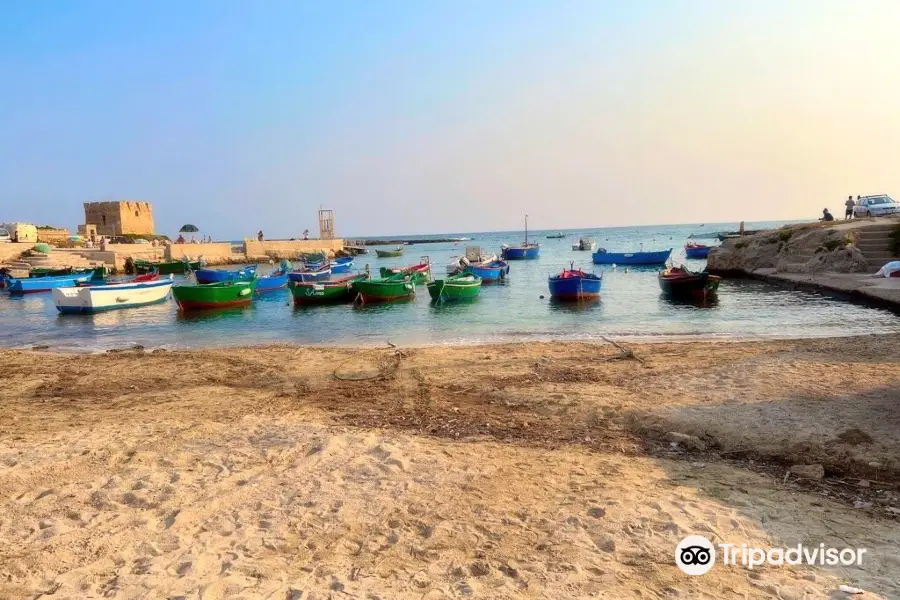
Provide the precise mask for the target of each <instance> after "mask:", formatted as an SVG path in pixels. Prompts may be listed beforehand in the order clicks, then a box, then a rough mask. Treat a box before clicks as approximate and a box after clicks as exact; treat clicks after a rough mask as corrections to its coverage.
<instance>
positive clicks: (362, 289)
mask: <svg viewBox="0 0 900 600" xmlns="http://www.w3.org/2000/svg"><path fill="white" fill-rule="evenodd" d="M353 288H354V290H356V299H357V301H358V302H360V303H362V304H365V303H368V302H394V301H396V300H407V299H411V298H415V296H416V284H415V282H414V281H412V279H411V278H409V277H408V276H406V275H403V274H402V273H400V274H397V275H393V276H391V277H382V278H381V279H368V280H363V281H357V282H356V283H355V284H354V286H353Z"/></svg>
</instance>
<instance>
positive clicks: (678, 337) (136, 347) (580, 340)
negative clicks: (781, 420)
mask: <svg viewBox="0 0 900 600" xmlns="http://www.w3.org/2000/svg"><path fill="white" fill-rule="evenodd" d="M884 336H900V331H881V332H872V333H848V334H844V335H837V334H825V335H796V336H791V335H772V336H765V335H762V334H757V333H752V334H745V335H730V334H722V335H716V334H646V335H615V334H610V335H606V336H604V337H606V338H607V339H609V340H613V341H615V342H619V343H623V344H631V345H638V346H640V345H648V346H656V345H660V344H676V345H688V344H710V345H715V344H743V343H766V342H788V341H805V340H810V341H812V340H845V339H855V338H871V337H884ZM528 344H584V345H593V346H606V345H608V344H609V342H607V341H605V340H604V339H603V337H577V338H575V337H553V336H540V335H536V336H535V337H532V338H528V339H521V338H510V339H499V340H463V341H459V342H430V343H429V342H404V341H402V340H399V341H396V342H395V341H394V340H390V339H385V340H382V341H378V342H375V341H373V342H372V343H371V344H344V343H324V342H323V343H318V344H317V343H300V342H296V343H294V342H260V343H258V344H242V343H239V342H237V343H235V344H234V345H231V344H221V343H220V344H216V345H208V346H203V345H199V346H176V345H171V344H164V345H159V346H145V345H143V344H133V345H131V346H113V347H103V348H96V349H93V348H77V347H64V346H54V345H52V344H44V343H41V344H23V345H20V346H0V352H3V351H14V352H42V353H50V354H60V355H76V356H77V355H85V356H89V355H101V354H115V353H119V352H138V351H139V352H147V353H153V352H202V351H220V350H231V351H239V350H266V349H280V348H293V349H303V348H309V349H321V350H343V351H350V350H383V349H385V348H398V349H404V350H417V349H427V348H447V349H454V348H457V349H466V348H468V349H478V348H491V347H496V346H516V345H523V346H524V345H528Z"/></svg>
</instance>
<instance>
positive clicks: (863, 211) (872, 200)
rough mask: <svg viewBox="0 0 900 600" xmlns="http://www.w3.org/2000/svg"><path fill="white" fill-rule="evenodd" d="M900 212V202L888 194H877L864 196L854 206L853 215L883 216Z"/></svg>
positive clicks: (857, 216)
mask: <svg viewBox="0 0 900 600" xmlns="http://www.w3.org/2000/svg"><path fill="white" fill-rule="evenodd" d="M898 213H900V203H898V202H897V201H896V200H894V199H893V198H891V197H890V196H888V195H887V194H878V195H877V196H863V197H862V198H860V199H859V202H857V203H856V206H854V207H853V216H854V217H856V218H859V217H883V216H885V215H896V214H898Z"/></svg>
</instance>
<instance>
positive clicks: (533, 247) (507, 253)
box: [500, 215, 541, 260]
mask: <svg viewBox="0 0 900 600" xmlns="http://www.w3.org/2000/svg"><path fill="white" fill-rule="evenodd" d="M540 253H541V245H540V244H537V243H535V242H529V241H528V215H525V242H524V243H522V244H521V245H518V246H510V245H508V244H503V246H501V248H500V256H501V257H502V258H503V260H533V259H535V258H537V257H538V256H539V255H540Z"/></svg>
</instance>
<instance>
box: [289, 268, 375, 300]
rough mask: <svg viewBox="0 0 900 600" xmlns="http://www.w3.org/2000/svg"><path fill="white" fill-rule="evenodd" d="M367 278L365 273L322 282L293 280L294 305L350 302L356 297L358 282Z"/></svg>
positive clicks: (291, 286) (291, 285)
mask: <svg viewBox="0 0 900 600" xmlns="http://www.w3.org/2000/svg"><path fill="white" fill-rule="evenodd" d="M365 278H366V276H365V275H352V276H350V277H343V278H339V279H336V280H331V281H323V282H321V283H317V282H292V283H291V284H290V288H291V295H292V296H293V298H294V305H296V306H311V305H318V304H339V303H341V302H350V301H351V300H353V298H354V297H356V293H357V292H356V282H357V281H363V280H365Z"/></svg>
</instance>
